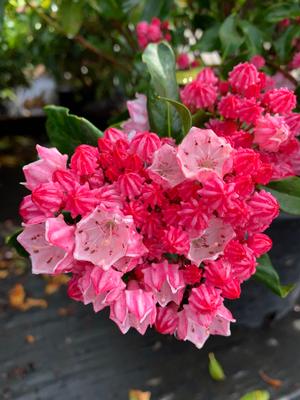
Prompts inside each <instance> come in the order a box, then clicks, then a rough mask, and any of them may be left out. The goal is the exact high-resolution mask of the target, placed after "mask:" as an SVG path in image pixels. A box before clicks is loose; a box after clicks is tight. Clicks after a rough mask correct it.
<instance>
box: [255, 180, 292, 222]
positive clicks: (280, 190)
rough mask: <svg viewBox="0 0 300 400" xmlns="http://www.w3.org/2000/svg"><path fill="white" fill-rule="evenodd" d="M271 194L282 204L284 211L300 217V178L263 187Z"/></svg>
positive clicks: (275, 182)
mask: <svg viewBox="0 0 300 400" xmlns="http://www.w3.org/2000/svg"><path fill="white" fill-rule="evenodd" d="M262 188H263V189H265V190H266V191H268V192H270V193H271V194H272V195H273V196H274V197H275V198H276V199H277V200H278V201H279V204H280V208H281V210H282V211H285V212H287V213H289V214H293V215H300V178H298V177H294V178H287V179H283V180H281V181H274V182H271V183H269V184H268V186H262Z"/></svg>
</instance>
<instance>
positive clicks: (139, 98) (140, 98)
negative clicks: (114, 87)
mask: <svg viewBox="0 0 300 400" xmlns="http://www.w3.org/2000/svg"><path fill="white" fill-rule="evenodd" d="M126 104H127V109H128V112H129V116H130V119H128V120H127V121H126V122H124V123H123V125H122V128H123V130H124V132H125V133H127V134H128V135H129V137H130V138H132V137H133V136H134V135H135V134H136V133H137V132H144V131H149V128H150V126H149V121H148V111H147V97H146V96H145V95H144V94H140V93H137V94H136V99H135V100H129V101H127V103H126Z"/></svg>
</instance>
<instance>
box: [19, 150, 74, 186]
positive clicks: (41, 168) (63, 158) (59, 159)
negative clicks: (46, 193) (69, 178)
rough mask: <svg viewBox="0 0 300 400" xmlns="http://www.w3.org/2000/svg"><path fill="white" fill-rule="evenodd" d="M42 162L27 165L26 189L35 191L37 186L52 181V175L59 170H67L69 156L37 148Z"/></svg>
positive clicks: (25, 173)
mask: <svg viewBox="0 0 300 400" xmlns="http://www.w3.org/2000/svg"><path fill="white" fill-rule="evenodd" d="M36 149H37V152H38V155H39V157H40V160H38V161H35V162H33V163H31V164H28V165H25V167H24V168H23V172H24V175H25V178H26V187H27V188H28V189H30V190H33V189H34V188H35V187H36V186H38V185H40V184H42V183H46V182H51V181H52V174H53V172H54V171H56V170H57V169H65V168H66V164H67V159H68V156H67V155H62V154H61V153H60V152H59V151H58V150H57V149H55V148H51V149H48V148H47V147H42V146H39V145H37V146H36Z"/></svg>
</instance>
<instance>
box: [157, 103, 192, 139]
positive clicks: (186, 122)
mask: <svg viewBox="0 0 300 400" xmlns="http://www.w3.org/2000/svg"><path fill="white" fill-rule="evenodd" d="M157 98H158V100H163V101H166V102H167V103H170V104H171V105H172V106H173V107H175V108H176V110H177V111H178V114H179V115H180V117H181V121H182V127H183V133H184V135H186V134H187V133H188V132H189V130H190V129H191V127H192V115H191V113H190V110H189V109H188V108H187V107H186V106H185V105H184V104H182V103H180V102H179V101H175V100H172V99H168V98H167V97H161V96H157Z"/></svg>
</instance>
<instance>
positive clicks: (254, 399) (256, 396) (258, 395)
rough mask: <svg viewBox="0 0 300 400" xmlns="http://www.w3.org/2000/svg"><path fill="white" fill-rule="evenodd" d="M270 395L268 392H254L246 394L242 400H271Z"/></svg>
mask: <svg viewBox="0 0 300 400" xmlns="http://www.w3.org/2000/svg"><path fill="white" fill-rule="evenodd" d="M270 398H271V397H270V393H269V392H268V391H267V390H254V391H253V392H249V393H246V394H245V395H244V396H243V397H241V398H240V400H270Z"/></svg>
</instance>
